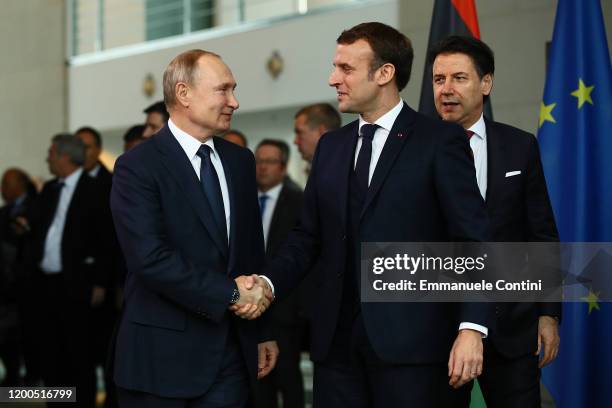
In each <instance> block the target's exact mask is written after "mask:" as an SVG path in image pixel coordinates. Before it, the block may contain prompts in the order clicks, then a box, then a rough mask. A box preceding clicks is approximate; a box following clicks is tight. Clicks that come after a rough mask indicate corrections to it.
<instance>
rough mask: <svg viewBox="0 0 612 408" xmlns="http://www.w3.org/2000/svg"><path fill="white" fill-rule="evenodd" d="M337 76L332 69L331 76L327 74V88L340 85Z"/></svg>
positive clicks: (336, 71) (335, 71)
mask: <svg viewBox="0 0 612 408" xmlns="http://www.w3.org/2000/svg"><path fill="white" fill-rule="evenodd" d="M339 78H340V77H339V75H338V70H337V69H336V68H334V69H333V70H332V72H331V74H329V80H328V84H329V86H338V85H340V79H339Z"/></svg>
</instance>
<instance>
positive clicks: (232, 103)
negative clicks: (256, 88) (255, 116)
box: [228, 92, 240, 110]
mask: <svg viewBox="0 0 612 408" xmlns="http://www.w3.org/2000/svg"><path fill="white" fill-rule="evenodd" d="M228 106H230V107H231V108H232V109H234V110H237V109H238V108H239V107H240V104H239V103H238V99H236V95H234V92H232V93H231V94H230V97H229V101H228Z"/></svg>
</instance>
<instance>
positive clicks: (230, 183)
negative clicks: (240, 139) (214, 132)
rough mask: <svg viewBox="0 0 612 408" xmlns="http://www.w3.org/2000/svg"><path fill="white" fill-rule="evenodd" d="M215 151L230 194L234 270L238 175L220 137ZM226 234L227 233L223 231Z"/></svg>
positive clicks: (231, 257) (231, 251)
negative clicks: (236, 180)
mask: <svg viewBox="0 0 612 408" xmlns="http://www.w3.org/2000/svg"><path fill="white" fill-rule="evenodd" d="M214 142H215V149H216V150H217V152H218V153H219V158H220V159H221V164H222V165H223V172H224V173H225V181H226V182H227V190H228V193H229V202H230V230H229V241H228V246H229V254H230V255H229V263H228V264H229V268H230V269H233V263H234V261H235V256H234V255H235V249H236V248H235V243H236V239H235V238H236V227H237V225H238V222H237V207H236V185H235V184H234V179H235V178H234V177H232V174H236V173H235V172H234V171H232V169H233V168H234V161H233V160H232V155H231V154H229V153H227V150H226V149H225V144H224V143H225V142H224V141H222V140H221V139H220V138H218V137H216V136H215V137H214ZM223 233H224V234H226V233H227V232H226V231H223Z"/></svg>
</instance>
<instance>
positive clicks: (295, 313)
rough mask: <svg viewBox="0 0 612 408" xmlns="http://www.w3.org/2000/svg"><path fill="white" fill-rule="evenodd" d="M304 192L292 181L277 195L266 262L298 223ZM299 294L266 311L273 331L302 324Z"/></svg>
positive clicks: (288, 181)
mask: <svg viewBox="0 0 612 408" xmlns="http://www.w3.org/2000/svg"><path fill="white" fill-rule="evenodd" d="M303 201H304V193H303V192H302V190H300V188H299V186H297V185H296V184H295V183H294V182H293V181H292V180H290V179H288V180H286V181H285V182H284V183H283V188H282V190H281V192H280V194H279V196H278V201H277V202H276V207H275V208H274V214H272V221H271V222H270V231H268V242H267V246H266V262H267V263H269V262H270V261H272V259H274V256H275V255H276V254H277V253H278V251H279V249H280V248H281V246H282V245H283V244H284V243H285V241H286V240H287V237H288V236H289V233H290V232H291V230H292V229H293V228H294V227H295V225H296V224H297V221H298V218H299V216H300V213H301V211H302V202H303ZM299 295H300V294H299V293H298V291H297V290H296V291H294V293H292V294H291V295H289V296H288V297H286V298H284V299H282V300H280V301H279V302H274V303H273V304H272V306H271V308H270V310H269V311H268V312H267V313H268V315H269V316H267V317H268V318H269V319H270V322H271V323H272V325H273V326H274V327H275V328H278V327H293V326H299V325H302V324H303V321H302V320H301V317H300V296H299Z"/></svg>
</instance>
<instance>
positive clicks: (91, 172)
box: [87, 164, 100, 178]
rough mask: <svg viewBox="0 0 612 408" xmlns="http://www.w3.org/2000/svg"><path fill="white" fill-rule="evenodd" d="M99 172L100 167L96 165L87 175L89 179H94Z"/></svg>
mask: <svg viewBox="0 0 612 408" xmlns="http://www.w3.org/2000/svg"><path fill="white" fill-rule="evenodd" d="M99 172H100V165H99V164H96V166H95V167H94V168H93V169H91V170H89V172H88V173H87V174H89V177H91V178H96V177H98V173H99Z"/></svg>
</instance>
